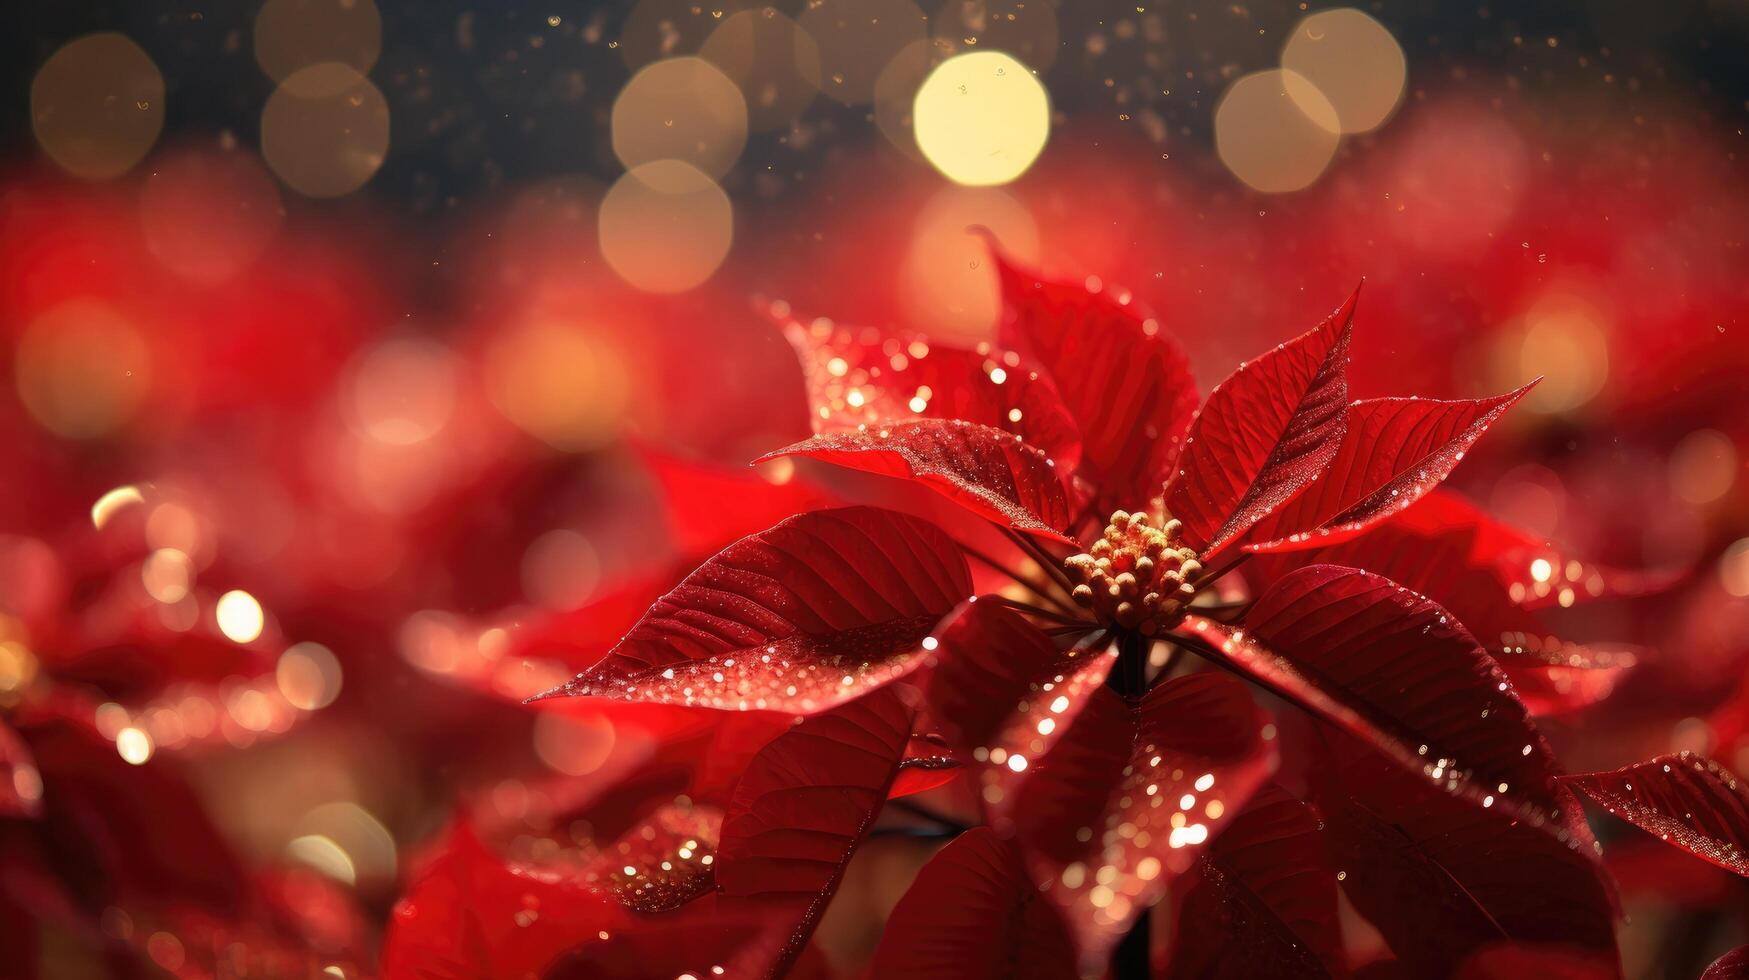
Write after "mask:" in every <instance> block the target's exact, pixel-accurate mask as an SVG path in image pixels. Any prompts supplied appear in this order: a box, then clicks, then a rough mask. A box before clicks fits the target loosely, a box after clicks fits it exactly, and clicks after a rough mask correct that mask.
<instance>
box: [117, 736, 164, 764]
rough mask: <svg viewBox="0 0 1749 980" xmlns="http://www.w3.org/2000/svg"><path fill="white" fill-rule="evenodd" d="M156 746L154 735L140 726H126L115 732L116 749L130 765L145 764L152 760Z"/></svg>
mask: <svg viewBox="0 0 1749 980" xmlns="http://www.w3.org/2000/svg"><path fill="white" fill-rule="evenodd" d="M154 748H155V746H154V745H153V744H152V736H150V735H147V734H146V733H145V732H143V731H141V730H140V729H138V728H132V727H129V728H124V729H122V730H121V731H119V732H117V733H116V734H115V751H116V753H117V754H118V755H120V756H121V757H122V759H123V761H125V762H127V763H128V764H129V765H133V766H143V765H145V764H146V763H147V762H150V761H151V759H152V752H153V750H154Z"/></svg>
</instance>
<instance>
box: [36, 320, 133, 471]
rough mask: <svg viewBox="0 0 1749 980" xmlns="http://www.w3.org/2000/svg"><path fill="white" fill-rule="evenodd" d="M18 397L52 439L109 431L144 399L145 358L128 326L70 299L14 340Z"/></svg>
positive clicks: (115, 427) (108, 432)
mask: <svg viewBox="0 0 1749 980" xmlns="http://www.w3.org/2000/svg"><path fill="white" fill-rule="evenodd" d="M15 356H16V364H15V370H16V372H17V384H18V395H19V397H20V398H21V399H22V400H23V401H24V407H25V408H26V409H28V410H29V411H30V414H31V417H32V418H34V419H36V420H37V422H39V423H41V424H42V426H43V427H44V428H46V429H48V430H49V431H51V432H54V433H55V434H57V435H62V436H66V437H68V438H70V439H90V438H96V437H98V436H105V435H108V434H110V433H111V432H114V431H115V430H116V429H117V428H119V427H120V426H122V425H123V424H125V423H126V422H127V421H128V420H129V419H131V418H132V417H133V416H134V413H135V411H136V410H138V408H139V407H140V404H141V402H142V400H143V399H144V398H145V395H146V390H147V385H148V382H149V378H150V376H151V356H150V354H149V352H148V350H147V347H146V341H145V339H144V338H143V337H142V336H141V334H140V332H139V330H138V329H136V328H135V326H134V325H133V324H132V323H130V322H128V321H127V320H126V319H124V318H123V317H122V316H121V315H120V314H118V313H117V312H116V311H115V310H113V309H111V308H110V307H108V306H106V305H104V304H102V303H100V302H98V301H96V300H88V299H79V300H71V301H69V302H67V303H64V304H62V305H60V306H58V307H55V308H54V309H52V310H50V311H48V312H47V313H44V314H43V315H42V316H40V317H37V318H36V319H35V320H34V321H32V322H31V324H30V326H28V327H27V328H25V331H24V335H23V336H21V337H20V338H19V339H18V348H17V352H16V355H15Z"/></svg>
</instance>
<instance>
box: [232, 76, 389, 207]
mask: <svg viewBox="0 0 1749 980" xmlns="http://www.w3.org/2000/svg"><path fill="white" fill-rule="evenodd" d="M312 92H319V93H323V94H319V95H311V94H306V93H312ZM388 152H389V104H388V101H387V100H385V99H384V98H383V93H382V91H381V90H380V89H378V88H377V87H376V85H375V84H373V83H372V82H371V80H370V79H368V78H366V77H364V76H363V75H361V74H359V73H358V71H356V70H355V69H353V68H352V67H350V66H348V65H342V64H339V63H337V62H323V63H322V64H319V65H311V66H309V67H308V68H300V69H298V70H297V71H295V72H293V73H292V74H291V75H290V76H289V77H288V78H287V79H286V80H285V81H284V82H282V83H281V84H280V86H279V88H277V89H275V90H274V92H273V95H271V96H269V97H268V99H267V106H266V107H265V108H264V109H262V111H261V156H262V157H263V158H264V159H265V160H266V161H267V165H268V166H269V167H271V168H272V169H273V172H274V173H275V174H276V175H278V177H279V179H280V180H282V181H284V182H285V184H286V186H288V187H290V188H291V189H292V190H295V191H297V192H298V193H300V194H303V195H304V196H306V197H340V196H342V195H345V194H350V193H352V192H353V191H355V190H358V189H359V188H360V187H363V186H364V185H365V183H366V182H368V181H369V180H370V179H371V177H373V176H375V175H376V172H377V170H378V169H379V168H380V167H382V165H383V160H384V159H385V158H386V157H387V156H388Z"/></svg>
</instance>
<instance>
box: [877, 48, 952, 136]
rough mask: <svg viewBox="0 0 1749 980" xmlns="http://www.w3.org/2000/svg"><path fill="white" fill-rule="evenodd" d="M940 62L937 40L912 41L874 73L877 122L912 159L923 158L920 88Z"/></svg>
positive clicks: (882, 133)
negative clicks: (919, 138) (919, 126)
mask: <svg viewBox="0 0 1749 980" xmlns="http://www.w3.org/2000/svg"><path fill="white" fill-rule="evenodd" d="M940 63H941V57H940V49H939V48H938V47H937V46H936V44H935V42H933V41H912V42H911V43H910V44H907V45H905V46H904V47H903V48H900V49H899V53H898V54H895V55H893V57H892V60H890V61H888V62H887V64H886V67H884V68H882V69H881V73H880V74H879V75H877V76H876V77H875V93H874V118H875V126H876V127H877V128H878V129H880V131H881V135H882V136H885V137H886V138H887V142H888V143H891V144H892V145H893V146H894V147H896V148H897V149H898V150H899V152H901V153H903V154H905V155H906V156H908V157H910V158H911V159H913V160H922V159H923V151H922V150H919V149H918V148H917V129H916V119H915V112H916V105H917V90H918V89H919V88H921V87H922V86H923V80H924V79H925V78H928V77H929V72H930V71H931V70H933V69H934V68H935V66H936V65H938V64H940Z"/></svg>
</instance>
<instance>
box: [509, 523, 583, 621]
mask: <svg viewBox="0 0 1749 980" xmlns="http://www.w3.org/2000/svg"><path fill="white" fill-rule="evenodd" d="M600 582H601V558H600V556H599V555H597V554H596V552H595V547H594V545H591V544H590V543H589V539H588V538H586V537H584V536H583V535H582V534H580V533H578V532H576V531H573V530H570V529H569V528H560V529H558V530H555V531H548V532H547V533H545V534H543V535H541V536H540V537H538V538H536V539H535V541H534V543H533V544H531V545H529V546H528V550H527V551H526V552H524V553H523V556H522V592H523V594H524V595H526V596H528V598H529V600H530V601H531V602H534V603H535V604H536V605H539V606H543V607H545V608H547V609H551V610H553V611H555V612H563V611H564V610H567V609H575V608H577V607H578V606H580V605H582V604H583V601H584V600H585V599H588V598H589V596H590V594H591V593H593V592H594V591H595V587H596V586H597V585H598V584H600Z"/></svg>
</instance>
